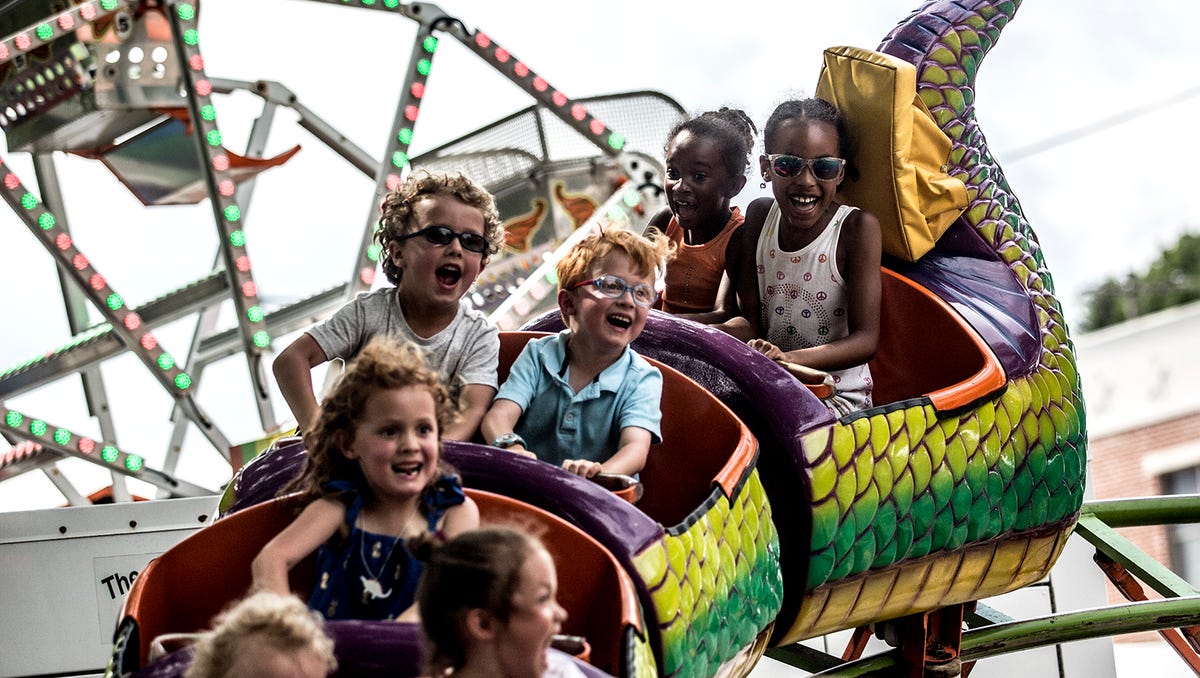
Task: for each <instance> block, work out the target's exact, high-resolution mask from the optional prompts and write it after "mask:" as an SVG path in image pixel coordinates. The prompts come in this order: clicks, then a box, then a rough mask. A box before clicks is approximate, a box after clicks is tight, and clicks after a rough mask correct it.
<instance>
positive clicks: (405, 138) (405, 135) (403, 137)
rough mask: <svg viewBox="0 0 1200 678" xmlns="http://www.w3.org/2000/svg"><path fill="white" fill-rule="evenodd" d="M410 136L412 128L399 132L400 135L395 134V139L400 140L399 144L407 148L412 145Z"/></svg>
mask: <svg viewBox="0 0 1200 678" xmlns="http://www.w3.org/2000/svg"><path fill="white" fill-rule="evenodd" d="M412 135H413V131H412V128H411V127H405V128H403V129H401V130H400V134H397V135H396V138H397V139H399V140H400V143H402V144H404V145H406V146H407V145H408V144H411V143H412Z"/></svg>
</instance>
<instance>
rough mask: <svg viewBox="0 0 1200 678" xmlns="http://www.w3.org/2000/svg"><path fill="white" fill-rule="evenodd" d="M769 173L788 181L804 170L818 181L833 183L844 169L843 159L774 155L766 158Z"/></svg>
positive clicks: (785, 154) (784, 154)
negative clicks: (808, 171)
mask: <svg viewBox="0 0 1200 678" xmlns="http://www.w3.org/2000/svg"><path fill="white" fill-rule="evenodd" d="M766 158H767V164H768V165H769V166H770V167H771V173H772V174H774V175H775V176H777V177H779V178H780V179H790V178H792V177H798V176H800V175H801V174H804V168H805V167H807V168H809V169H810V170H812V173H813V176H814V177H816V178H817V179H818V180H819V181H834V180H835V179H838V178H840V177H841V176H842V170H843V169H845V167H846V160H845V159H844V158H829V157H825V158H801V157H800V156H798V155H788V154H787V153H774V154H772V155H768V156H766Z"/></svg>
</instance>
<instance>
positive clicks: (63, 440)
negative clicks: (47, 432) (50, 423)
mask: <svg viewBox="0 0 1200 678" xmlns="http://www.w3.org/2000/svg"><path fill="white" fill-rule="evenodd" d="M54 442H56V443H58V444H59V445H66V444H67V443H69V442H71V432H70V431H68V430H67V429H65V428H60V429H58V430H56V431H55V432H54Z"/></svg>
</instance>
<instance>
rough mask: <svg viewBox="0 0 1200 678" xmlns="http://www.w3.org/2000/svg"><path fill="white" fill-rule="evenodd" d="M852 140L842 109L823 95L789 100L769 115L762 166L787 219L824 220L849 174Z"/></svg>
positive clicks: (809, 222) (793, 221)
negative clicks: (846, 173)
mask: <svg viewBox="0 0 1200 678" xmlns="http://www.w3.org/2000/svg"><path fill="white" fill-rule="evenodd" d="M848 143H849V142H848V139H847V137H846V125H845V121H844V119H843V118H842V115H841V113H839V112H838V110H837V108H835V107H834V106H833V104H831V103H829V102H828V101H825V100H824V99H802V100H794V101H786V102H784V103H782V104H780V105H779V106H778V107H777V108H776V109H775V112H774V113H772V114H771V117H770V118H769V119H768V120H767V124H766V126H765V127H764V128H763V146H764V149H765V150H766V154H765V155H763V156H761V157H760V158H759V167H760V169H761V171H762V176H763V179H764V180H765V181H769V182H771V191H772V193H773V194H774V196H775V201H776V203H777V204H778V205H779V209H780V212H781V216H782V218H783V219H784V221H785V222H786V223H787V224H789V225H792V226H798V227H802V228H807V227H811V226H813V225H815V224H818V223H823V222H822V216H823V215H824V214H825V213H826V211H827V210H828V209H829V207H830V205H831V204H832V203H833V201H834V197H835V195H836V193H837V189H838V186H839V185H840V184H841V181H842V178H843V177H844V176H845V168H846V160H845V158H846V150H847V145H848Z"/></svg>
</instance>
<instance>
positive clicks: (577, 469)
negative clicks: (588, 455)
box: [562, 459, 604, 478]
mask: <svg viewBox="0 0 1200 678" xmlns="http://www.w3.org/2000/svg"><path fill="white" fill-rule="evenodd" d="M562 467H563V468H564V469H566V470H567V471H570V472H571V473H574V474H575V475H577V476H583V477H584V478H591V477H592V476H594V475H596V474H597V473H599V472H600V471H602V470H604V469H603V467H602V466H601V465H600V463H599V462H595V461H588V460H587V459H568V460H566V461H564V462H563V465H562Z"/></svg>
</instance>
